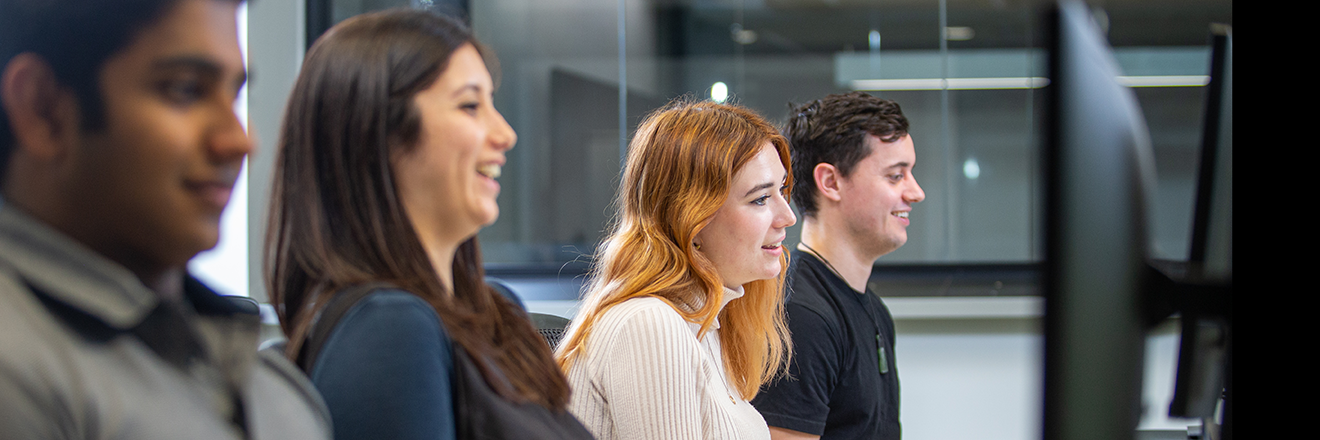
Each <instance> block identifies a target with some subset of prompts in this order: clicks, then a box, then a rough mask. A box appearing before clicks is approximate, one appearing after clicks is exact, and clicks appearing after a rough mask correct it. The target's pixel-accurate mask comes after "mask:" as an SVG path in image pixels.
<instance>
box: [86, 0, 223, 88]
mask: <svg viewBox="0 0 1320 440" xmlns="http://www.w3.org/2000/svg"><path fill="white" fill-rule="evenodd" d="M237 13H238V4H237V3H236V2H230V1H219V0H183V1H180V2H178V3H177V4H175V5H174V6H172V7H170V8H169V9H168V10H166V11H165V13H164V14H162V15H161V17H160V19H159V20H157V21H156V22H154V23H152V24H150V25H148V26H147V27H145V28H142V29H141V30H140V31H138V33H137V35H135V36H134V37H133V38H132V39H131V40H130V42H129V44H128V45H127V46H125V47H124V49H123V50H121V51H120V52H119V53H118V54H116V55H115V56H114V57H112V58H111V59H110V60H109V62H108V63H107V67H111V66H112V65H113V66H116V67H121V68H130V69H134V70H146V69H151V68H153V67H156V64H157V63H159V62H160V61H162V60H163V59H168V58H189V59H195V60H198V61H205V62H207V63H212V64H215V65H216V67H218V68H220V69H221V70H223V71H226V72H231V73H232V72H236V71H241V70H242V69H243V54H242V52H241V51H240V49H239V47H238V23H237Z"/></svg>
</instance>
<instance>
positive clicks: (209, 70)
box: [151, 55, 248, 89]
mask: <svg viewBox="0 0 1320 440" xmlns="http://www.w3.org/2000/svg"><path fill="white" fill-rule="evenodd" d="M151 67H152V69H154V70H173V69H189V70H194V71H197V72H199V73H201V74H203V75H207V76H210V77H213V78H220V77H221V76H222V75H221V74H222V72H224V68H223V67H221V65H220V63H218V62H215V61H214V60H212V59H210V58H207V57H202V56H196V55H180V56H173V57H169V58H164V59H159V60H156V61H155V62H152V63H151ZM247 81H248V73H247V71H246V70H243V71H240V72H239V73H238V77H237V78H235V80H234V85H235V86H237V87H236V89H238V88H242V87H243V85H244V84H246V83H247Z"/></svg>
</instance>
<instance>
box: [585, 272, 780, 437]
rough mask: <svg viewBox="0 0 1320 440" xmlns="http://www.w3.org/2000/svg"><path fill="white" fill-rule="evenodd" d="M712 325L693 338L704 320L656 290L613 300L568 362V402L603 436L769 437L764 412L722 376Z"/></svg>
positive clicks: (736, 294)
mask: <svg viewBox="0 0 1320 440" xmlns="http://www.w3.org/2000/svg"><path fill="white" fill-rule="evenodd" d="M724 296H725V298H724V299H725V304H728V301H730V300H733V299H735V298H738V297H741V296H742V292H739V291H733V290H729V289H725V292H724ZM714 327H715V328H713V329H711V330H709V331H707V332H706V334H705V336H704V337H702V338H701V339H700V341H698V338H697V332H699V331H700V328H701V326H700V325H699V324H694V323H690V322H687V321H686V320H684V319H683V317H682V316H680V315H679V314H678V312H677V311H675V310H674V309H673V308H672V307H670V306H669V305H668V304H666V303H665V302H664V301H661V300H660V299H657V298H635V299H630V300H628V301H624V302H623V303H620V304H618V305H616V306H614V307H612V308H610V309H609V310H608V311H606V312H605V314H603V315H601V317H600V319H599V320H597V321H596V324H595V328H594V329H593V330H592V334H591V336H590V337H589V338H588V339H587V341H586V345H585V347H584V348H585V350H584V352H583V353H582V354H581V356H580V357H578V358H577V359H576V360H575V361H574V363H573V365H572V367H571V368H569V371H568V381H569V385H571V386H572V387H573V395H572V399H571V401H570V402H569V410H571V411H572V412H573V414H574V415H576V416H577V417H578V419H580V420H582V423H583V424H584V425H586V426H587V429H590V430H591V432H592V434H595V435H596V438H597V439H600V440H614V439H619V440H625V439H626V440H644V439H664V440H670V439H675V440H677V439H751V440H756V439H769V438H770V431H769V428H767V427H766V423H765V419H764V418H762V417H761V413H759V412H757V411H756V408H754V407H752V405H751V404H749V403H747V401H746V400H743V399H742V397H741V396H739V395H738V393H737V391H736V390H735V389H734V388H733V386H732V385H731V382H729V381H728V380H726V378H725V374H726V372H725V369H724V368H723V365H724V360H723V355H722V352H721V351H720V338H719V323H718V322H717V323H716V324H715V326H714Z"/></svg>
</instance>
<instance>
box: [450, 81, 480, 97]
mask: <svg viewBox="0 0 1320 440" xmlns="http://www.w3.org/2000/svg"><path fill="white" fill-rule="evenodd" d="M469 90H471V91H473V92H475V93H478V94H480V93H481V85H480V84H477V83H467V84H464V85H463V86H462V87H459V88H458V90H455V91H454V93H451V94H450V96H458V95H462V94H463V93H466V92H467V91H469Z"/></svg>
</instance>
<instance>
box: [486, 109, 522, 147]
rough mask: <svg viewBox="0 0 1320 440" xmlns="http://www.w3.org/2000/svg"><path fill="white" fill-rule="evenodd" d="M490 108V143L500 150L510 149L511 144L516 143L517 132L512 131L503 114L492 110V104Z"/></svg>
mask: <svg viewBox="0 0 1320 440" xmlns="http://www.w3.org/2000/svg"><path fill="white" fill-rule="evenodd" d="M491 109H492V110H491V113H493V114H494V115H493V117H492V118H491V123H490V126H491V127H490V141H491V144H492V145H494V146H495V149H497V150H500V151H508V150H512V149H513V145H514V144H516V143H518V133H517V132H514V131H513V127H512V126H510V125H509V121H506V120H504V115H502V114H500V112H499V110H494V107H493V106H492V107H491Z"/></svg>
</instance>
